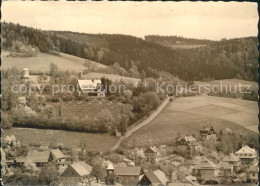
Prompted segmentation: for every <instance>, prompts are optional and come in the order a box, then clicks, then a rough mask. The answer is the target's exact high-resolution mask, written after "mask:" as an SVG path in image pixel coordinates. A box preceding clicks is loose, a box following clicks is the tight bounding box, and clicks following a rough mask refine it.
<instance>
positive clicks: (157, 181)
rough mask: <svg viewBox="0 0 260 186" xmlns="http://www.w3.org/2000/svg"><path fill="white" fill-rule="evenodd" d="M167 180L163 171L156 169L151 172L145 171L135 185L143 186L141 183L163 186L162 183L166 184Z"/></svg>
mask: <svg viewBox="0 0 260 186" xmlns="http://www.w3.org/2000/svg"><path fill="white" fill-rule="evenodd" d="M168 182H169V181H168V179H167V178H166V175H165V174H164V172H162V171H161V170H159V169H158V170H156V171H153V172H149V173H145V174H144V176H143V177H142V178H141V180H140V181H139V183H138V184H137V185H138V186H143V185H152V186H159V185H160V186H163V185H167V184H168Z"/></svg>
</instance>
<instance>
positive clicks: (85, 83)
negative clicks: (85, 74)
mask: <svg viewBox="0 0 260 186" xmlns="http://www.w3.org/2000/svg"><path fill="white" fill-rule="evenodd" d="M78 86H79V87H80V89H81V91H82V92H83V93H85V94H88V95H89V96H98V97H105V92H104V91H103V90H102V87H101V80H100V79H85V80H78Z"/></svg>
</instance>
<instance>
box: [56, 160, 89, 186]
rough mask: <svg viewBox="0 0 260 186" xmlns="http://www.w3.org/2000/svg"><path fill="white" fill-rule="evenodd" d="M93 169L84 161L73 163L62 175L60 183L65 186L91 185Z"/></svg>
mask: <svg viewBox="0 0 260 186" xmlns="http://www.w3.org/2000/svg"><path fill="white" fill-rule="evenodd" d="M91 171H92V167H91V166H90V165H88V164H87V163H85V162H84V161H80V162H72V163H71V164H69V165H68V167H67V168H66V169H65V170H64V172H63V173H62V174H61V175H60V179H59V181H60V182H61V183H64V184H65V185H69V184H74V185H75V183H89V179H90V173H91Z"/></svg>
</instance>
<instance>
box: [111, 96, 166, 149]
mask: <svg viewBox="0 0 260 186" xmlns="http://www.w3.org/2000/svg"><path fill="white" fill-rule="evenodd" d="M169 101H170V97H168V98H166V99H165V100H164V101H163V103H162V104H161V105H160V106H159V107H158V108H157V109H156V110H155V111H154V112H153V113H152V114H151V115H150V116H149V117H148V118H146V119H145V120H143V121H141V122H140V123H137V124H134V125H132V126H130V127H129V128H128V130H127V132H126V133H125V134H124V136H122V137H121V138H120V139H118V141H117V142H116V143H115V145H114V146H113V147H112V149H111V150H112V151H113V150H116V149H117V148H118V147H119V145H120V144H121V143H122V141H123V140H125V139H126V138H128V137H129V136H131V135H132V134H133V133H134V132H135V131H137V130H138V129H140V128H142V127H143V126H145V125H147V124H148V123H150V122H151V121H152V120H153V119H154V118H155V117H156V116H157V115H158V114H159V113H160V112H161V111H162V110H163V108H164V107H165V106H166V105H167V104H168V103H169Z"/></svg>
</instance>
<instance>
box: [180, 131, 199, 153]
mask: <svg viewBox="0 0 260 186" xmlns="http://www.w3.org/2000/svg"><path fill="white" fill-rule="evenodd" d="M197 147H198V142H197V140H196V139H195V138H194V137H193V136H192V135H190V136H184V137H181V138H179V139H177V141H176V148H177V151H195V150H196V149H197Z"/></svg>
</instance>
